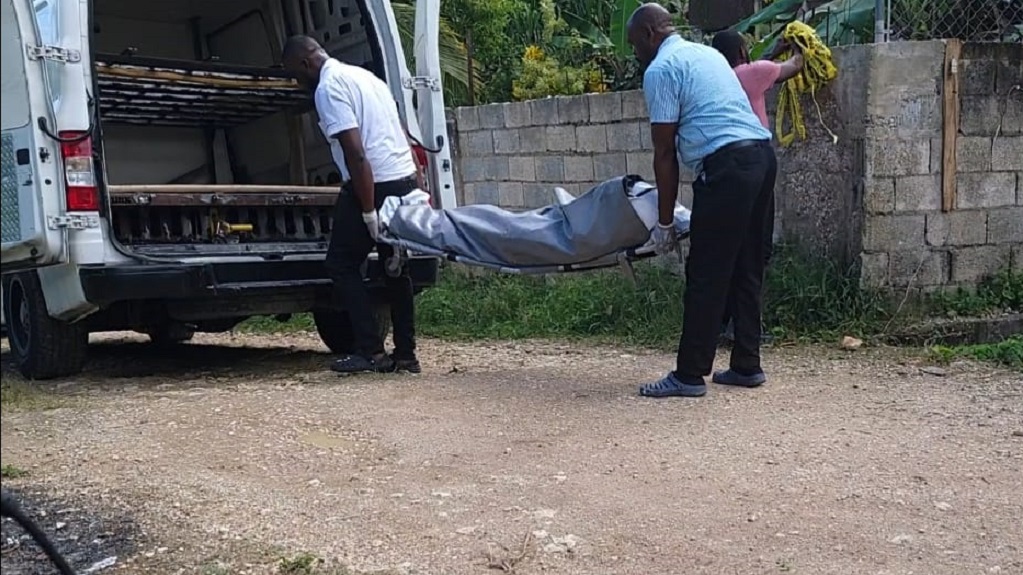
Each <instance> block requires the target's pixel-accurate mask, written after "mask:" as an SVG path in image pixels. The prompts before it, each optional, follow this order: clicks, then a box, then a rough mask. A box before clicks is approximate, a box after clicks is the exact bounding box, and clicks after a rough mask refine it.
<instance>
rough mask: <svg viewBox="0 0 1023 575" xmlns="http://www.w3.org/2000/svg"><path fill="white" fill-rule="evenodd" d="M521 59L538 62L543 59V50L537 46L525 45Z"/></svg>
mask: <svg viewBox="0 0 1023 575" xmlns="http://www.w3.org/2000/svg"><path fill="white" fill-rule="evenodd" d="M522 59H523V60H532V61H533V62H539V61H541V60H543V59H544V53H543V50H541V49H540V47H538V46H527V47H526V53H525V54H524V55H523V56H522Z"/></svg>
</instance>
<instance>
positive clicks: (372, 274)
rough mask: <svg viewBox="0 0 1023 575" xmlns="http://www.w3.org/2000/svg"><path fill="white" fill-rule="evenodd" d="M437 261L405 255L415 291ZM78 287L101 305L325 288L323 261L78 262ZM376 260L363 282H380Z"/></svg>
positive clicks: (430, 281)
mask: <svg viewBox="0 0 1023 575" xmlns="http://www.w3.org/2000/svg"><path fill="white" fill-rule="evenodd" d="M438 264H439V260H437V259H436V258H414V259H411V260H409V262H408V268H409V274H410V275H411V277H412V285H413V287H414V288H415V289H416V291H417V292H418V291H419V290H421V289H423V288H427V287H431V286H433V285H434V284H436V283H437V270H438ZM79 276H80V278H81V282H82V290H83V291H84V292H85V297H86V299H88V300H89V301H90V302H91V303H93V304H96V305H98V306H100V307H105V306H108V305H110V304H112V303H115V302H120V301H135V300H168V299H191V298H211V297H212V298H216V297H227V298H229V297H232V296H252V295H257V294H260V293H267V294H269V293H272V292H275V291H280V290H289V291H292V290H296V289H303V288H309V289H316V288H329V287H330V285H331V280H330V278H329V277H328V276H327V270H326V268H325V266H324V265H323V262H322V261H263V262H243V263H237V262H236V263H205V264H158V265H144V264H139V265H129V266H97V267H82V268H81V269H80V271H79ZM383 278H384V271H383V265H382V264H381V262H379V261H377V260H376V259H371V260H369V261H368V262H367V270H366V285H367V286H368V287H370V288H376V287H382V286H383V283H384V282H383Z"/></svg>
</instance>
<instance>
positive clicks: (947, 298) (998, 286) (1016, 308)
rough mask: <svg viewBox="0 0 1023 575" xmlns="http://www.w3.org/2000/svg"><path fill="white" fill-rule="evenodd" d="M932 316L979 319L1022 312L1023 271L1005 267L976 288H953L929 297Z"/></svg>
mask: <svg viewBox="0 0 1023 575" xmlns="http://www.w3.org/2000/svg"><path fill="white" fill-rule="evenodd" d="M929 299H930V301H929V302H928V307H929V308H930V309H931V311H932V313H935V314H937V315H942V316H947V317H982V316H986V315H991V314H995V313H1005V312H1023V269H1020V270H1015V269H1012V268H1005V269H1003V270H1001V271H1000V272H998V273H997V274H995V275H994V276H992V277H990V278H988V279H986V280H984V281H983V282H981V283H980V285H979V286H977V289H974V290H970V289H965V288H957V289H955V290H949V291H943V292H938V293H935V294H933V295H932V296H931V297H930V298H929Z"/></svg>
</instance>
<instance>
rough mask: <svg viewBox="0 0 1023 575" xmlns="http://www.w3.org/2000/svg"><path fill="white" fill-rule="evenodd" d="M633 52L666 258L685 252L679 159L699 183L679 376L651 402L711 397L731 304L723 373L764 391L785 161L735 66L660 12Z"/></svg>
mask: <svg viewBox="0 0 1023 575" xmlns="http://www.w3.org/2000/svg"><path fill="white" fill-rule="evenodd" d="M627 31H628V38H629V43H630V44H632V47H633V50H634V51H635V54H636V58H637V59H638V60H639V61H640V64H642V65H643V66H644V67H645V68H646V69H645V71H644V74H643V92H644V93H645V95H646V102H647V109H648V111H649V113H650V123H651V130H650V132H651V137H652V139H653V147H654V175H655V177H656V181H657V194H658V204H659V212H660V214H659V216H660V217H659V222H658V225H657V227H656V228H654V232H653V235H654V240H655V242H656V245H657V249H658V253H662V254H663V253H667V252H670V251H672V250H675V249H678V239H677V238H676V236H675V227H674V225H673V221H674V206H675V202H676V200H677V198H678V187H679V160H680V159H681V162H682V163H683V164H685V165H686V166H687V167H689V168H691V169H692V170H693V171H694V172H695V174H696V181H695V182H694V183H693V206H692V212H693V215H692V221H691V224H690V236H689V242H690V245H689V258H688V261H687V263H686V292H685V314H684V316H683V318H682V337H681V339H680V341H679V346H678V360H677V362H676V366H675V370H674V371H672V372H670V373H668V375H666V376H665V377H664V378H662V379H661V380H659V381H656V382H653V383H650V384H647V385H644V386H642V387H641V388H640V394H641V395H644V396H648V397H671V396H682V397H699V396H702V395H704V394H705V393H706V392H707V386H706V383H705V381H704V377H706V376H707V375H708V374H710V372H711V369H712V368H713V364H714V354H715V352H716V350H717V341H718V332H719V330H720V328H721V317H722V315H723V313H724V311H725V306H726V304H728V303H730V304H731V309H732V310H733V314H734V321H735V345H734V347H733V348H732V356H731V361H730V368H729V369H728V370H724V371H719V372H716V373H714V376H713V378H712V379H713V381H714V382H715V383H719V384H723V385H734V386H741V387H757V386H759V385H761V384H763V383H764V382H765V381H766V379H767V378H766V376H765V375H764V371H763V369H762V368H761V366H760V326H761V324H760V315H761V307H762V301H763V298H762V286H763V279H764V259H765V257H764V249H765V246H764V241H763V238H764V237H765V234H766V233H769V230H770V226H771V223H772V219H773V218H774V213H773V209H771V206H773V205H774V201H773V199H774V180H775V176H776V174H777V160H776V158H775V155H774V150H773V148H772V147H771V145H770V141H771V132H770V131H768V130H767V129H766V128H764V126H763V125H762V124H761V122H760V120H759V119H757V116H756V114H755V113H754V112H753V108H752V106H751V105H750V102H749V98H748V97H747V96H746V93H745V92H744V91H743V89H742V85H741V84H740V83H739V79H738V78H737V77H736V75H735V72H733V71H732V68H731V66H729V65H728V61H727V60H725V57H724V56H722V55H721V53H720V52H718V51H717V50H715V49H714V48H712V47H710V46H703V45H701V44H696V43H693V42H687V41H685V40H683V39H682V38H681V37H679V35H678V34H677V33H676V32H675V27H674V25H673V24H672V21H671V15H670V14H669V13H668V11H667V10H665V9H664V8H663V7H662V6H661V5H659V4H653V3H651V4H643V5H642V6H640V7H639V8H637V9H636V11H635V12H633V14H632V16H631V17H630V18H629V22H628V24H627Z"/></svg>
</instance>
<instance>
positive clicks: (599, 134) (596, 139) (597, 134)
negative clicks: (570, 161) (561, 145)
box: [575, 124, 615, 153]
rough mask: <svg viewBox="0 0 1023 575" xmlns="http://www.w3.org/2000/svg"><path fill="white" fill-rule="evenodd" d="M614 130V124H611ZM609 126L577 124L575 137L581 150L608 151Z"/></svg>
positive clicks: (591, 151) (592, 151)
mask: <svg viewBox="0 0 1023 575" xmlns="http://www.w3.org/2000/svg"><path fill="white" fill-rule="evenodd" d="M610 127H611V128H612V130H614V129H615V127H614V126H610ZM607 128H608V126H604V125H603V124H598V125H595V126H592V125H591V126H576V128H575V139H576V141H577V142H578V147H577V149H578V150H579V151H580V152H590V153H601V152H606V151H607Z"/></svg>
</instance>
